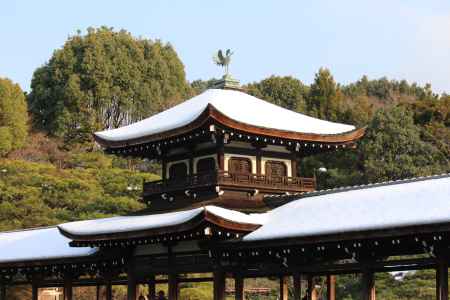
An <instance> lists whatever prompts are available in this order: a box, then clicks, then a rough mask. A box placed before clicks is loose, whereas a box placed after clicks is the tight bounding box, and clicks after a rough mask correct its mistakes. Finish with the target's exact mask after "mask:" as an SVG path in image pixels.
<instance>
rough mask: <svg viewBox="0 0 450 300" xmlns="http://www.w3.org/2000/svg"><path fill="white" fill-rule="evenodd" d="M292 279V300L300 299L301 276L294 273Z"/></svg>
mask: <svg viewBox="0 0 450 300" xmlns="http://www.w3.org/2000/svg"><path fill="white" fill-rule="evenodd" d="M292 281H293V282H294V300H301V299H302V277H301V275H300V274H298V273H295V274H294V275H293V276H292Z"/></svg>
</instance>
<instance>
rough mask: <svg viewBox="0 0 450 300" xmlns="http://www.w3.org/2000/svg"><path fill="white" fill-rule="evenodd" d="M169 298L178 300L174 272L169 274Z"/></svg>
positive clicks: (176, 276)
mask: <svg viewBox="0 0 450 300" xmlns="http://www.w3.org/2000/svg"><path fill="white" fill-rule="evenodd" d="M168 281H169V282H168V283H169V293H168V294H169V295H168V297H169V300H178V294H179V290H178V275H177V274H175V273H172V274H169V280H168Z"/></svg>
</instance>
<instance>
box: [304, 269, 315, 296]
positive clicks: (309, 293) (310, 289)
mask: <svg viewBox="0 0 450 300" xmlns="http://www.w3.org/2000/svg"><path fill="white" fill-rule="evenodd" d="M313 289H314V282H313V277H312V275H308V289H307V290H306V299H308V300H312V298H313Z"/></svg>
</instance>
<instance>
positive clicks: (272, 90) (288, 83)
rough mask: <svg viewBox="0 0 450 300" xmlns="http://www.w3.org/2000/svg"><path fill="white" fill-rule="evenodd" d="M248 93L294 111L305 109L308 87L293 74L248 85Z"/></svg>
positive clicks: (272, 77) (273, 77)
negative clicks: (292, 75)
mask: <svg viewBox="0 0 450 300" xmlns="http://www.w3.org/2000/svg"><path fill="white" fill-rule="evenodd" d="M247 89H248V93H249V94H251V95H253V96H255V97H258V98H262V99H264V100H267V101H270V102H272V103H274V104H276V105H280V106H283V107H285V108H287V109H290V110H294V111H301V112H304V111H305V106H306V105H305V95H306V94H307V93H308V87H307V86H305V85H304V84H303V83H302V82H301V81H300V80H298V79H296V78H293V77H291V76H285V77H279V76H271V77H269V78H266V79H264V80H261V81H260V82H257V83H252V84H249V85H248V86H247Z"/></svg>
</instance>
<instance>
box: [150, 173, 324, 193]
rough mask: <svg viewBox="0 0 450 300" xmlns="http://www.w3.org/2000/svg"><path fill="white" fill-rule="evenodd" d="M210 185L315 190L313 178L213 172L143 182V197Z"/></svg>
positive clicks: (292, 190)
mask: <svg viewBox="0 0 450 300" xmlns="http://www.w3.org/2000/svg"><path fill="white" fill-rule="evenodd" d="M211 185H224V186H231V187H242V188H256V189H258V188H259V189H270V190H278V191H282V192H304V191H313V190H315V188H316V181H315V179H314V178H305V177H288V176H278V177H272V176H266V175H258V174H240V173H229V172H225V171H215V172H210V173H203V174H192V175H188V176H186V177H183V178H176V179H166V180H159V181H152V182H145V183H144V195H151V194H158V193H168V192H172V191H177V190H181V189H189V188H199V187H204V186H211Z"/></svg>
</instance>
